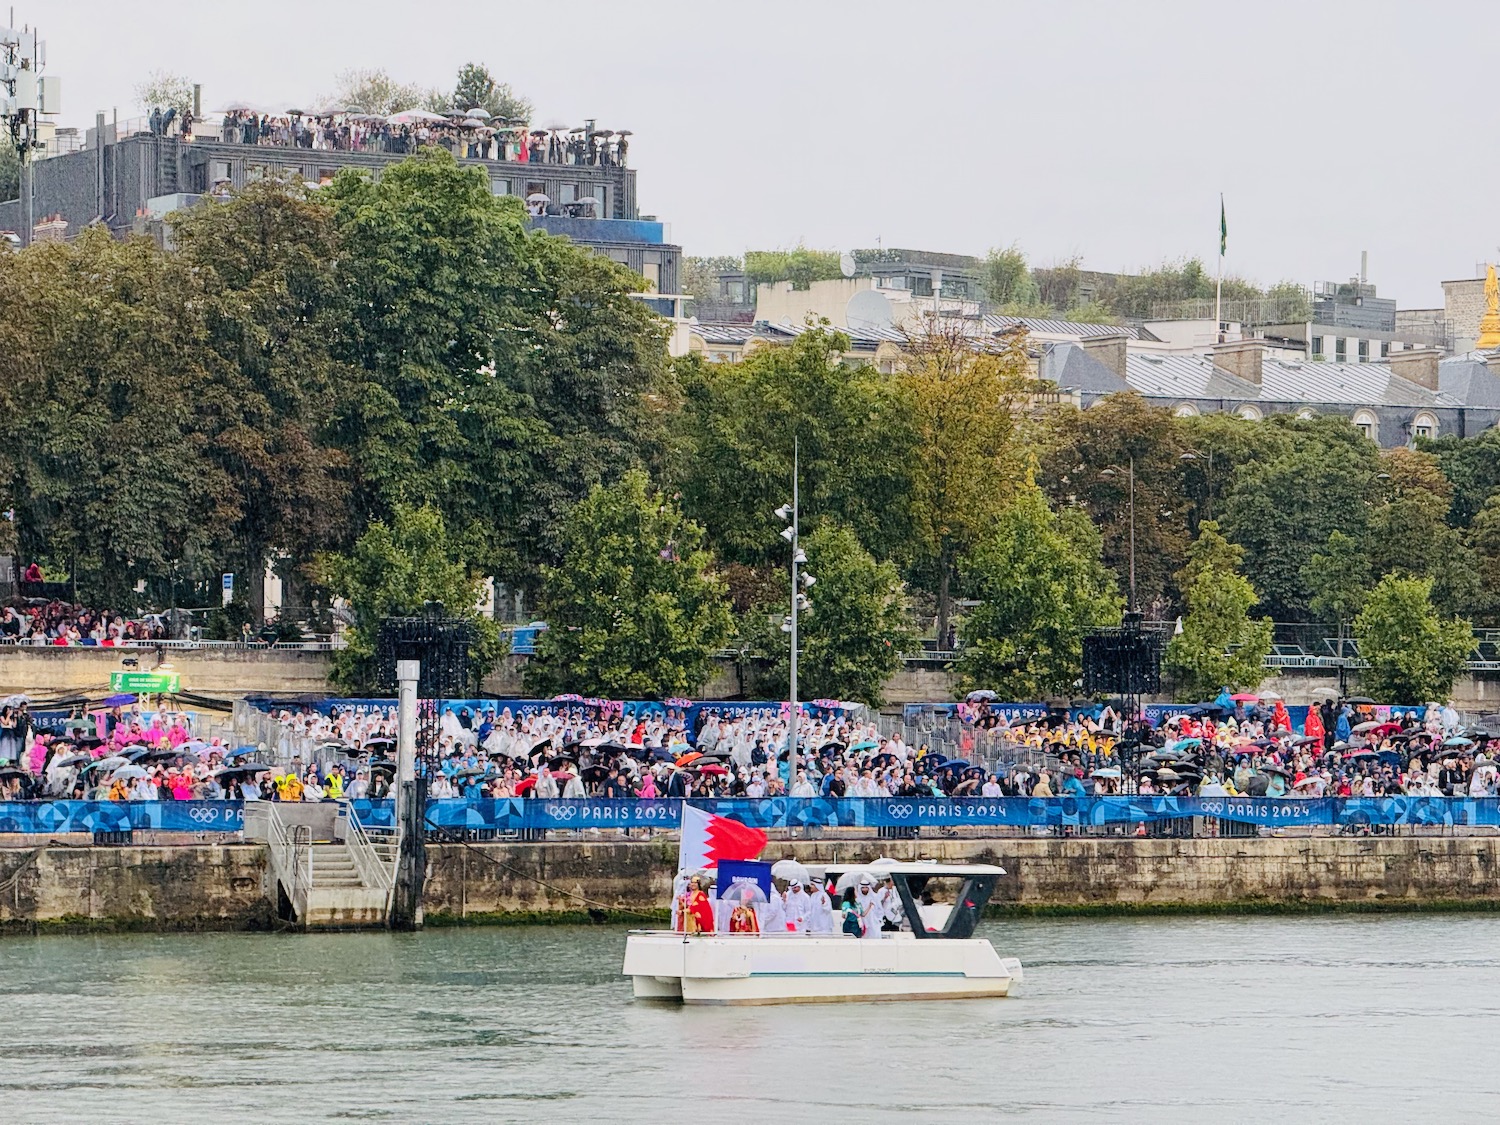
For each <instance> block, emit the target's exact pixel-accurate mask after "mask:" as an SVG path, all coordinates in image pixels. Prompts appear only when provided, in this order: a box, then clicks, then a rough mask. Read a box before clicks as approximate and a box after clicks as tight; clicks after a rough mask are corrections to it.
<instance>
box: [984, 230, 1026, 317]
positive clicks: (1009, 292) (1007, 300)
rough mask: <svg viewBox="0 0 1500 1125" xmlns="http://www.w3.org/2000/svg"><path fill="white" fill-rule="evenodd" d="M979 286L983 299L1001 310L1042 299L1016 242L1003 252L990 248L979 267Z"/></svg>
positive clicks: (1024, 256)
mask: <svg viewBox="0 0 1500 1125" xmlns="http://www.w3.org/2000/svg"><path fill="white" fill-rule="evenodd" d="M979 284H980V286H981V288H983V290H984V295H985V299H986V300H988V301H989V302H990V303H991V304H994V305H1000V306H1002V307H1018V306H1027V305H1035V304H1037V303H1038V302H1039V301H1041V299H1042V291H1041V288H1040V287H1039V286H1038V285H1037V283H1036V281H1035V280H1033V278H1032V276H1031V269H1030V267H1028V266H1027V264H1026V255H1025V254H1023V253H1022V252H1021V248H1020V247H1019V246H1017V245H1016V244H1015V243H1011V244H1010V245H1009V246H1007V247H1005V248H1004V249H1003V250H1001V249H995V248H993V247H992V248H991V249H990V252H989V253H988V254H986V255H985V258H984V263H983V264H982V265H981V266H980V268H979Z"/></svg>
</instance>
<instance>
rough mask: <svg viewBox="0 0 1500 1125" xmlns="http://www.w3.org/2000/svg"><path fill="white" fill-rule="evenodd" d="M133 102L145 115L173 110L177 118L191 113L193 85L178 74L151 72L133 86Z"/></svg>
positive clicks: (165, 71)
mask: <svg viewBox="0 0 1500 1125" xmlns="http://www.w3.org/2000/svg"><path fill="white" fill-rule="evenodd" d="M135 102H136V105H138V106H140V108H141V109H142V110H144V111H145V112H146V113H150V112H151V111H152V110H153V109H159V110H161V111H163V112H166V111H167V110H169V109H175V110H176V111H177V115H178V117H184V116H186V115H187V114H190V113H192V112H193V84H192V83H191V82H189V81H188V80H187V79H186V78H185V77H183V76H182V75H180V74H173V73H172V72H171V71H167V70H153V71H152V72H151V73H150V74H148V75H147V76H146V78H145V80H144V81H141V82H137V83H136V85H135Z"/></svg>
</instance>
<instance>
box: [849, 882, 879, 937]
mask: <svg viewBox="0 0 1500 1125" xmlns="http://www.w3.org/2000/svg"><path fill="white" fill-rule="evenodd" d="M854 908H855V910H856V911H857V912H858V913H859V924H860V928H861V929H862V930H863V931H864V932H863V933H862V934H861V935H860V936H862V937H867V938H879V937H884V936H885V935H884V934H883V933H882V932H881V929H880V923H881V922H883V921H884V920H885V910H884V908H883V907H882V905H881V901H880V895H879V894H878V893H877V892H876V890H875V880H874V879H872V878H870V876H868V875H861V876H860V877H859V886H858V887H857V888H856V890H855V892H854Z"/></svg>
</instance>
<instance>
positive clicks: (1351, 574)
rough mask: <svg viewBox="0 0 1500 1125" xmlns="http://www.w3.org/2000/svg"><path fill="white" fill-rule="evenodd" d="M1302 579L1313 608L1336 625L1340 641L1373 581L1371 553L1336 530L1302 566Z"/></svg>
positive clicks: (1341, 653)
mask: <svg viewBox="0 0 1500 1125" xmlns="http://www.w3.org/2000/svg"><path fill="white" fill-rule="evenodd" d="M1302 581H1303V583H1304V584H1305V585H1306V586H1307V589H1308V590H1309V591H1310V592H1311V594H1312V598H1311V600H1310V602H1309V604H1310V606H1311V608H1312V611H1313V612H1314V613H1316V614H1320V615H1322V616H1323V617H1325V618H1327V619H1329V620H1331V621H1334V622H1336V623H1337V624H1338V629H1339V641H1340V642H1342V641H1343V639H1344V637H1345V635H1346V633H1347V630H1348V628H1349V624H1350V622H1352V621H1353V620H1354V619H1355V617H1357V616H1358V615H1359V611H1360V610H1362V609H1363V608H1364V606H1365V598H1366V597H1367V596H1368V595H1369V592H1370V587H1371V585H1372V584H1373V583H1374V577H1373V568H1372V567H1371V565H1370V553H1369V551H1367V550H1366V549H1365V545H1364V544H1363V543H1362V542H1361V541H1360V540H1358V539H1356V538H1354V537H1353V536H1352V535H1345V534H1344V533H1343V532H1342V531H1335V532H1334V533H1333V534H1332V535H1330V536H1329V537H1328V543H1327V545H1326V546H1325V547H1324V549H1323V550H1322V551H1319V552H1316V553H1315V554H1314V555H1313V556H1312V557H1311V558H1310V559H1308V561H1307V565H1306V566H1304V567H1303V568H1302ZM1339 655H1343V650H1342V648H1340V652H1339Z"/></svg>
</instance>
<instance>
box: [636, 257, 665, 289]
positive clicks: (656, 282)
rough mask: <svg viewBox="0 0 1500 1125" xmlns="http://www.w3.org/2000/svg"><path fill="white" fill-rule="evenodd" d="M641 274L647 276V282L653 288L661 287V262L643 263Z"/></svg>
mask: <svg viewBox="0 0 1500 1125" xmlns="http://www.w3.org/2000/svg"><path fill="white" fill-rule="evenodd" d="M641 275H642V276H643V277H645V279H646V284H647V285H649V286H650V287H651V288H652V289H653V290H655V289H659V288H661V263H659V262H644V263H642V265H641Z"/></svg>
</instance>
